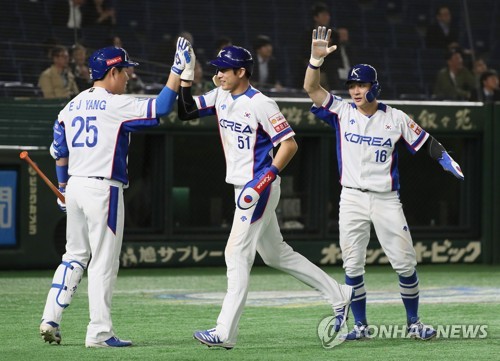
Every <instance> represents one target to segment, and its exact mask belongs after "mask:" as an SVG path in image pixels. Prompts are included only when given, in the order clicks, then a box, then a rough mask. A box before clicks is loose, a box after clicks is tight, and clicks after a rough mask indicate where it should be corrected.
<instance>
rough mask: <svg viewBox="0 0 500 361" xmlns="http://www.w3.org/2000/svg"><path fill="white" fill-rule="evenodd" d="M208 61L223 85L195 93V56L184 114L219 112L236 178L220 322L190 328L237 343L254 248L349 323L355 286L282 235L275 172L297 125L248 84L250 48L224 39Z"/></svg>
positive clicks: (338, 323) (208, 338)
mask: <svg viewBox="0 0 500 361" xmlns="http://www.w3.org/2000/svg"><path fill="white" fill-rule="evenodd" d="M191 58H194V54H192V55H191ZM210 63H211V64H212V65H214V66H215V67H217V70H216V75H215V77H214V79H215V82H216V84H217V85H218V87H217V88H216V89H214V90H212V91H210V92H208V93H206V94H204V95H201V96H198V97H194V98H193V96H192V94H191V82H192V80H193V77H192V75H191V74H187V75H186V73H187V72H188V71H190V68H192V67H194V64H192V63H190V64H189V65H186V70H185V71H184V72H185V73H184V74H183V75H181V79H182V81H181V91H180V93H179V100H178V109H179V110H178V111H179V118H180V119H182V120H190V119H196V118H200V117H205V116H209V115H215V116H216V118H217V122H218V128H219V133H220V138H221V141H222V147H223V149H224V154H225V158H226V167H227V171H226V182H227V183H229V184H232V185H234V197H235V203H236V209H235V212H234V219H233V225H232V228H231V232H230V235H229V239H228V241H227V245H226V249H225V261H226V265H227V279H228V286H227V293H226V296H225V298H224V301H223V304H222V310H221V312H220V314H219V317H218V319H217V325H216V327H215V328H212V329H209V330H204V331H196V332H195V333H194V335H193V336H194V338H195V339H197V340H199V341H200V342H201V343H203V344H206V345H208V346H219V347H223V348H226V349H231V348H233V347H234V345H235V343H236V338H237V333H238V323H239V320H240V316H241V314H242V312H243V307H244V305H245V301H246V298H247V293H248V283H249V276H250V270H251V268H252V264H253V262H254V259H255V252H259V254H260V256H261V257H262V259H263V260H264V262H265V263H266V264H267V265H268V266H271V267H273V268H276V269H279V270H282V271H284V272H287V273H289V274H290V275H292V276H294V277H295V278H297V279H298V280H300V281H302V282H304V283H305V284H307V285H309V286H310V287H313V288H315V289H317V290H319V291H320V292H321V293H322V294H323V295H324V297H325V298H326V299H327V300H328V302H329V303H330V304H331V305H332V307H333V312H334V313H335V315H336V317H335V324H334V327H335V331H336V332H338V331H339V330H340V329H341V328H342V326H344V324H345V321H346V315H347V314H348V309H349V304H350V300H351V297H352V296H353V294H354V293H353V288H352V287H351V286H346V285H339V284H338V283H337V282H336V281H335V280H333V279H332V278H331V277H329V276H328V275H327V274H326V273H325V272H323V271H322V270H321V269H320V268H318V267H317V266H315V265H314V264H312V263H311V262H310V261H308V260H307V259H306V258H305V257H304V256H302V255H300V254H299V253H297V252H295V251H294V250H293V249H292V248H291V247H290V246H289V245H288V244H287V243H285V242H284V241H283V237H282V235H281V232H280V229H279V225H278V220H277V218H276V212H275V210H276V207H277V205H278V201H279V198H280V177H279V175H278V173H279V172H280V171H281V170H283V168H284V167H285V166H286V165H287V164H288V162H289V161H290V160H291V159H292V157H293V156H294V155H295V152H296V151H297V143H296V142H295V139H294V135H295V133H294V131H293V130H292V128H291V127H290V125H289V124H288V122H287V120H286V119H285V117H284V116H283V114H282V113H281V112H280V110H279V108H278V106H277V104H276V102H275V101H273V100H271V99H270V98H268V97H267V96H265V95H264V94H262V93H260V92H259V91H258V90H257V89H255V88H254V87H252V86H251V85H250V82H249V78H250V76H251V74H252V69H253V59H252V55H251V54H250V52H249V51H248V50H246V49H244V48H241V47H238V46H228V47H225V48H223V49H222V50H221V51H220V52H219V54H218V56H217V58H216V59H214V60H212V61H211V62H210ZM278 146H279V148H278V150H277V151H276V154H275V155H273V153H274V152H273V150H274V148H275V147H278Z"/></svg>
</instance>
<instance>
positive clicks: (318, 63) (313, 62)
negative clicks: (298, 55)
mask: <svg viewBox="0 0 500 361" xmlns="http://www.w3.org/2000/svg"><path fill="white" fill-rule="evenodd" d="M324 61H325V58H319V59H316V58H314V57H313V56H312V55H311V58H310V59H309V64H311V65H312V66H316V67H318V68H319V67H320V66H321V65H323V62H324Z"/></svg>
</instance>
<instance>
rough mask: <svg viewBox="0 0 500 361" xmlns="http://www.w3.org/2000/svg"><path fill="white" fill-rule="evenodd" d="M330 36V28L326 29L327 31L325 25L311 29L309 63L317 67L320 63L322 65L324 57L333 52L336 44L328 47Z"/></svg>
mask: <svg viewBox="0 0 500 361" xmlns="http://www.w3.org/2000/svg"><path fill="white" fill-rule="evenodd" d="M331 36H332V29H328V31H327V30H326V27H325V26H318V29H314V30H313V33H312V42H311V58H310V59H309V64H311V65H312V66H314V67H316V68H319V67H320V66H321V65H323V61H325V57H326V56H328V55H329V54H331V53H333V52H334V51H335V50H336V49H337V45H332V46H330V47H328V43H329V42H330V37H331Z"/></svg>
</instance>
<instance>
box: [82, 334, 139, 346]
mask: <svg viewBox="0 0 500 361" xmlns="http://www.w3.org/2000/svg"><path fill="white" fill-rule="evenodd" d="M129 346H132V341H128V340H120V339H119V338H118V337H116V336H113V337H110V338H108V339H107V340H106V341H101V342H88V341H87V342H85V347H129Z"/></svg>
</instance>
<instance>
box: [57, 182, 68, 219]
mask: <svg viewBox="0 0 500 361" xmlns="http://www.w3.org/2000/svg"><path fill="white" fill-rule="evenodd" d="M59 192H61V193H62V194H63V195H64V194H65V193H66V187H59ZM57 205H58V206H59V209H60V210H61V211H63V212H64V213H66V203H63V202H62V201H61V200H60V199H59V198H57Z"/></svg>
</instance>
